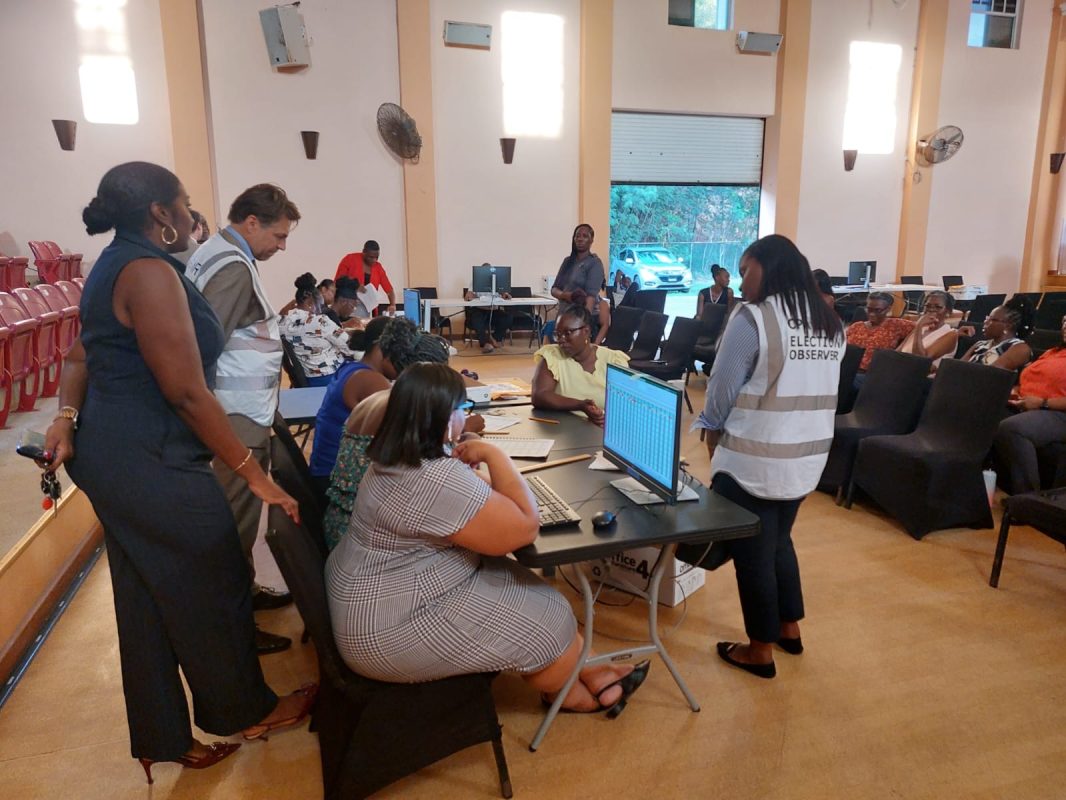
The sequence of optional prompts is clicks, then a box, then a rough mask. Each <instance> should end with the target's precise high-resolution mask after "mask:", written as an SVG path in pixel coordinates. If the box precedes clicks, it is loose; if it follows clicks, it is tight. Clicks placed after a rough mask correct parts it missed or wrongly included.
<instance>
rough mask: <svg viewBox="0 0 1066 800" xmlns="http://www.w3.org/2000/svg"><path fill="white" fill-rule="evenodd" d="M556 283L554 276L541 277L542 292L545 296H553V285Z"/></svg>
mask: <svg viewBox="0 0 1066 800" xmlns="http://www.w3.org/2000/svg"><path fill="white" fill-rule="evenodd" d="M553 283H555V276H554V275H541V276H540V290H541V291H542V292H543V293H544V294H551V291H552V284H553Z"/></svg>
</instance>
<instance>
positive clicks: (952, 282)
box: [940, 275, 963, 290]
mask: <svg viewBox="0 0 1066 800" xmlns="http://www.w3.org/2000/svg"><path fill="white" fill-rule="evenodd" d="M940 280H941V281H943V283H944V289H945V290H947V289H950V288H951V287H952V286H962V285H963V283H962V276H961V275H941V276H940Z"/></svg>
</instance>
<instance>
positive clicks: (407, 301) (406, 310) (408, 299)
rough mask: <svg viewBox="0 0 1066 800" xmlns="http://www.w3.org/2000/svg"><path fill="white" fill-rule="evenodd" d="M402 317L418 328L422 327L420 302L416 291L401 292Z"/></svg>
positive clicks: (406, 290)
mask: <svg viewBox="0 0 1066 800" xmlns="http://www.w3.org/2000/svg"><path fill="white" fill-rule="evenodd" d="M403 315H404V316H405V317H407V319H409V320H411V322H413V323H414V324H415V325H417V326H418V327H419V328H421V327H422V301H421V299H420V298H419V295H418V290H417V289H404V290H403Z"/></svg>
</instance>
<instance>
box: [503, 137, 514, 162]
mask: <svg viewBox="0 0 1066 800" xmlns="http://www.w3.org/2000/svg"><path fill="white" fill-rule="evenodd" d="M514 143H515V140H514V139H500V149H501V150H502V151H503V163H504V164H510V163H511V162H512V161H514Z"/></svg>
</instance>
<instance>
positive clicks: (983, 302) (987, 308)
mask: <svg viewBox="0 0 1066 800" xmlns="http://www.w3.org/2000/svg"><path fill="white" fill-rule="evenodd" d="M1006 299H1007V295H1005V294H979V295H977V297H975V298H974V299H973V303H972V304H971V305H970V311H969V313H967V315H966V324H967V325H972V326H973V327H974V333H975V335H977V337H978V338H981V330H982V327H983V326H984V324H985V317H987V316H988V315H989V314H990V313H992V311H993V310H994V309H996V308H998V307H999V306H1001V305H1003V301H1005V300H1006ZM963 352H966V351H965V350H964V351H963Z"/></svg>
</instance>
